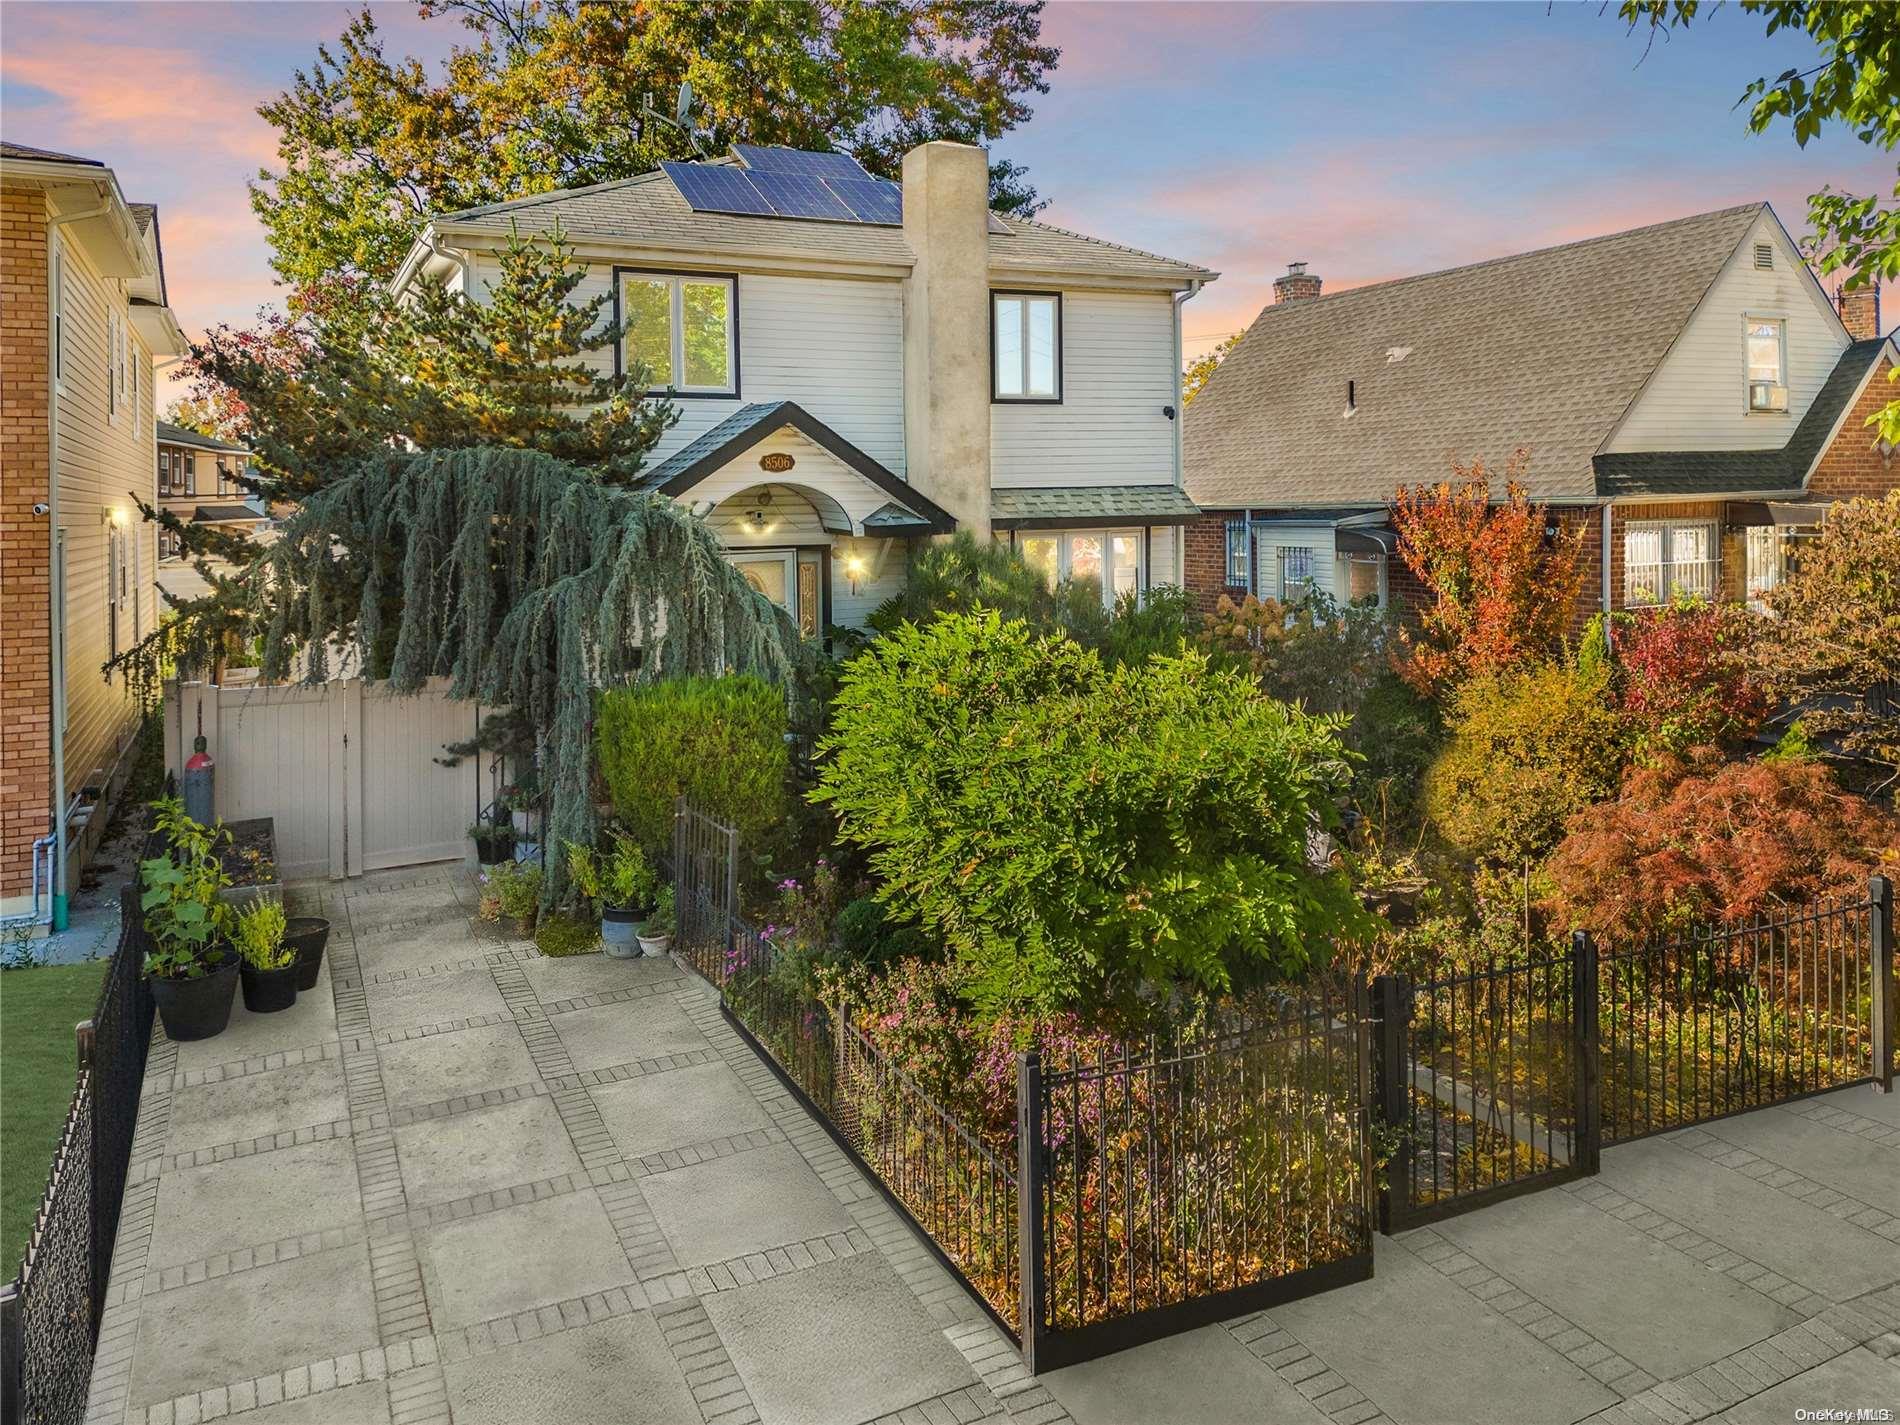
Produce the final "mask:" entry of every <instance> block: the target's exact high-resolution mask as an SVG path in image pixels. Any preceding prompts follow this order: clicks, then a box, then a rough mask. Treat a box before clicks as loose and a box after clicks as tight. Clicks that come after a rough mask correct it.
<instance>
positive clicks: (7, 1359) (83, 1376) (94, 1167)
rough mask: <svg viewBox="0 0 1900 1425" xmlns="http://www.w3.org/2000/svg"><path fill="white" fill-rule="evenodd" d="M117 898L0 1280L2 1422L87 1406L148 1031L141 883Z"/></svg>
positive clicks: (52, 1423) (58, 1418)
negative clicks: (28, 1211)
mask: <svg viewBox="0 0 1900 1425" xmlns="http://www.w3.org/2000/svg"><path fill="white" fill-rule="evenodd" d="M120 904H121V909H122V912H123V928H122V929H121V930H120V933H119V942H118V945H117V947H116V948H115V949H114V951H113V954H112V959H111V961H110V962H109V963H108V964H107V966H106V972H105V978H104V981H103V983H102V984H101V985H100V988H99V999H98V1001H97V1003H96V1005H95V1006H94V1009H93V1015H92V1018H91V1019H89V1020H87V1021H85V1022H84V1023H82V1024H81V1025H79V1027H78V1031H77V1035H76V1038H77V1041H78V1043H77V1047H78V1077H77V1079H76V1081H75V1083H74V1085H73V1098H72V1104H71V1107H70V1108H69V1109H68V1110H67V1114H66V1123H65V1127H64V1129H63V1130H62V1132H61V1134H60V1142H59V1148H58V1150H57V1152H56V1153H55V1155H54V1158H53V1165H52V1169H51V1171H50V1172H49V1174H48V1176H47V1182H46V1190H45V1193H44V1194H43V1195H42V1197H41V1200H40V1208H39V1212H38V1214H37V1215H36V1216H35V1218H34V1222H33V1231H32V1235H31V1237H30V1238H29V1240H28V1244H27V1249H26V1253H25V1255H24V1257H23V1258H22V1259H21V1263H20V1271H19V1275H18V1276H16V1277H15V1278H14V1279H13V1281H12V1282H11V1283H9V1284H8V1285H7V1286H6V1287H4V1288H0V1425H22V1422H28V1425H75V1423H76V1422H78V1421H80V1420H81V1419H83V1418H84V1416H85V1413H86V1391H87V1386H88V1384H89V1382H90V1379H91V1375H92V1355H93V1348H94V1346H95V1344H96V1342H97V1340H98V1334H99V1321H100V1317H101V1316H102V1315H103V1313H104V1310H105V1299H106V1286H107V1283H108V1281H109V1279H110V1275H111V1271H112V1246H113V1242H114V1240H115V1239H116V1238H117V1236H118V1231H119V1214H120V1210H121V1206H122V1202H123V1198H124V1192H125V1180H126V1174H127V1170H128V1168H129V1167H130V1165H131V1158H132V1137H133V1133H134V1131H135V1129H136V1128H137V1125H138V1107H139V1089H140V1086H141V1085H142V1084H143V1082H144V1078H145V1061H146V1057H147V1053H148V1050H149V1048H150V1045H151V1033H152V998H151V994H150V991H149V990H148V989H147V988H146V985H145V980H144V962H145V935H144V931H143V929H142V928H141V927H142V921H141V917H140V915H139V911H138V892H137V890H136V889H135V888H134V887H129V886H128V887H127V888H126V889H125V891H124V892H123V893H122V897H121V902H120ZM16 973H17V972H16ZM26 973H30V972H26Z"/></svg>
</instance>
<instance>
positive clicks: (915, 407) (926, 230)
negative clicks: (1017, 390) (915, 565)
mask: <svg viewBox="0 0 1900 1425" xmlns="http://www.w3.org/2000/svg"><path fill="white" fill-rule="evenodd" d="M989 222H990V164H989V157H988V155H986V154H985V153H984V152H983V150H982V149H980V148H974V147H971V146H970V145H967V144H959V143H946V142H943V141H941V140H938V141H936V142H933V143H926V144H920V145H918V146H917V147H916V148H914V149H912V150H911V151H910V152H909V153H907V154H905V155H904V241H905V242H906V243H907V244H908V245H909V247H910V250H911V252H912V253H914V254H915V255H916V264H915V266H913V267H912V269H911V275H910V280H909V282H908V284H907V286H908V291H907V292H906V294H905V301H904V460H905V464H906V466H907V469H906V472H905V473H906V477H907V478H908V479H909V480H910V482H911V483H912V484H913V485H915V486H916V487H917V488H918V489H919V490H921V491H923V492H924V493H925V494H926V495H928V496H929V497H930V498H931V499H933V500H935V501H936V502H937V503H938V504H940V505H942V506H943V507H944V508H945V509H946V510H948V511H949V512H950V513H951V514H953V515H955V516H956V519H957V528H958V529H962V530H969V531H970V532H971V533H972V534H974V535H975V536H976V537H977V538H978V539H981V540H987V539H988V538H989V534H990V344H989V343H990V314H989V306H990V247H989V243H990V239H989Z"/></svg>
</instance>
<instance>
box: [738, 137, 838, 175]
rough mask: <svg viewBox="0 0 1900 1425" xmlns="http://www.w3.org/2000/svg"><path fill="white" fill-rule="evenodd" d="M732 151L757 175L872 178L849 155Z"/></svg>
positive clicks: (750, 147)
mask: <svg viewBox="0 0 1900 1425" xmlns="http://www.w3.org/2000/svg"><path fill="white" fill-rule="evenodd" d="M732 151H733V152H734V153H736V154H738V155H739V157H740V158H741V159H743V160H744V161H745V166H746V167H747V168H748V169H750V170H752V171H753V172H755V173H788V174H792V175H794V176H796V177H800V178H842V179H853V178H857V179H864V178H869V177H870V176H871V175H870V174H869V173H867V172H865V170H864V166H863V165H862V164H861V163H859V162H858V161H857V160H856V159H855V158H853V157H852V156H851V155H850V154H848V153H813V152H810V151H808V150H806V149H800V148H767V147H765V146H764V145H762V144H755V143H736V144H734V145H733V146H732Z"/></svg>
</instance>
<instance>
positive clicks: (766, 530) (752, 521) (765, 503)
mask: <svg viewBox="0 0 1900 1425" xmlns="http://www.w3.org/2000/svg"><path fill="white" fill-rule="evenodd" d="M746 523H747V524H749V525H751V526H752V532H753V533H754V534H770V533H771V532H772V530H773V529H774V528H775V525H774V524H773V521H772V487H771V486H770V485H767V486H766V487H765V488H764V489H762V490H760V491H759V499H758V503H757V504H756V505H754V506H753V507H752V508H751V509H749V510H747V511H746Z"/></svg>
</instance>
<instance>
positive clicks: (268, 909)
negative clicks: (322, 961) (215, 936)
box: [231, 896, 297, 970]
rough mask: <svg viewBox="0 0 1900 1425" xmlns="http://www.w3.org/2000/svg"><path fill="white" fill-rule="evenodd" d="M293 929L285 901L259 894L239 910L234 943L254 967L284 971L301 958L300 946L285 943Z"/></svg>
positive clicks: (232, 934)
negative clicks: (287, 915) (286, 934)
mask: <svg viewBox="0 0 1900 1425" xmlns="http://www.w3.org/2000/svg"><path fill="white" fill-rule="evenodd" d="M289 928H290V922H289V920H288V919H287V918H286V917H285V915H284V904H283V902H282V901H279V900H274V899H271V898H270V897H268V896H258V897H257V898H256V899H254V900H252V901H251V902H250V903H249V904H248V905H246V906H244V907H243V908H242V909H241V910H239V911H238V912H237V917H236V920H235V922H234V924H233V925H232V928H231V943H232V944H234V945H236V946H237V952H238V954H240V955H242V956H243V957H244V963H245V964H247V965H249V966H250V967H251V968H252V969H253V970H281V969H283V968H284V967H285V966H286V965H288V964H290V963H291V962H292V961H293V960H295V959H296V958H297V951H296V947H294V946H291V945H286V944H284V932H285V931H286V930H288V929H289Z"/></svg>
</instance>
